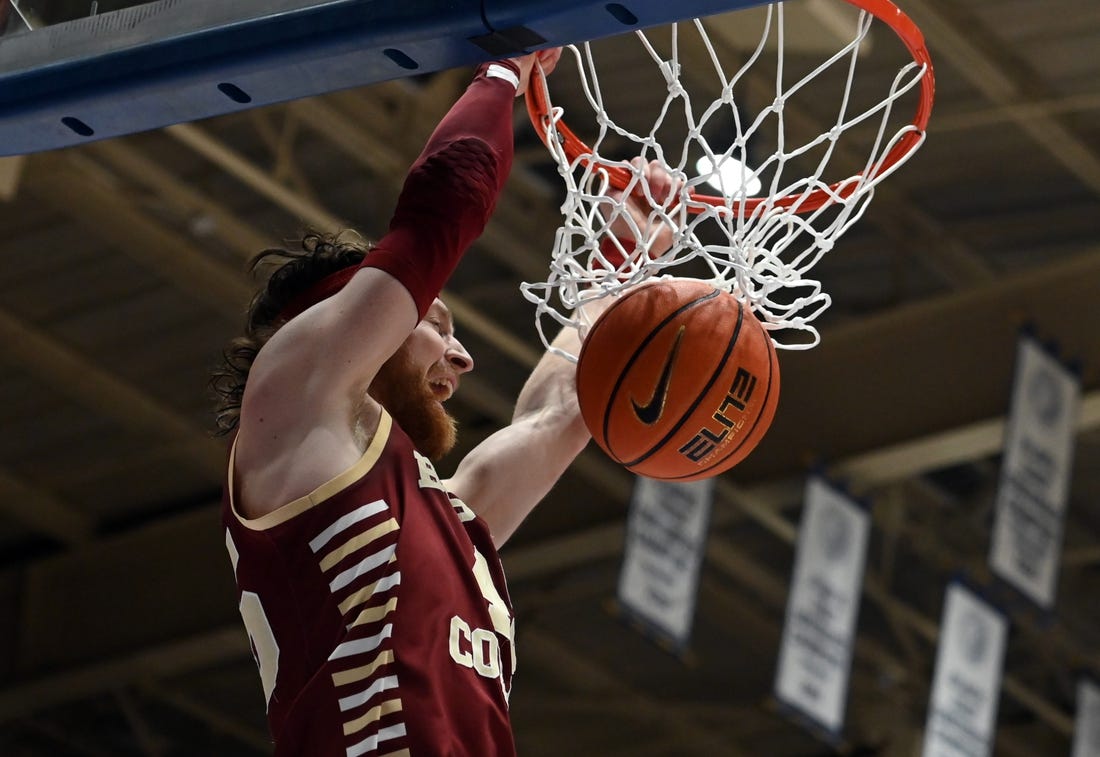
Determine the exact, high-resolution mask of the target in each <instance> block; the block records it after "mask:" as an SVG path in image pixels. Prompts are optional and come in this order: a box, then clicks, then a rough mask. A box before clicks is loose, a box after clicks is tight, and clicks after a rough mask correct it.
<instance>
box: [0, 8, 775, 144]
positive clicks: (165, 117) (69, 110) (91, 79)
mask: <svg viewBox="0 0 1100 757" xmlns="http://www.w3.org/2000/svg"><path fill="white" fill-rule="evenodd" d="M763 2H764V0H678V1H677V2H675V3H670V2H668V1H667V0H626V2H623V3H606V2H602V1H599V2H595V1H593V0H554V1H550V0H447V2H439V0H328V1H323V0H234V2H231V3H230V2H225V0H157V1H156V2H139V3H135V2H128V1H127V0H115V2H109V1H108V0H104V2H88V1H87V0H68V1H67V2H49V3H45V2H35V1H34V0H22V1H21V2H20V0H0V31H3V32H4V34H3V36H2V37H0V155H19V154H25V153H31V152H38V151H42V150H51V149H56V148H61V147H68V146H73V145H79V144H83V143H85V142H88V141H92V140H96V139H104V138H108V137H115V136H121V135H124V134H131V133H135V132H139V131H145V130H148V129H153V128H159V127H163V126H168V125H170V124H174V123H184V122H189V121H195V120H199V119H202V118H208V117H211V116H216V115H221V114H224V113H228V112H232V111H236V110H242V109H246V108H252V107H256V106H260V105H268V104H271V103H276V102H283V101H286V100H294V99H298V98H302V97H308V96H311V95H317V94H321V93H324V92H330V91H334V90H338V89H345V88H348V87H356V86H363V85H367V84H371V83H375V82H379V81H384V80H387V79H394V78H399V77H403V76H410V75H415V74H423V73H429V72H433V71H439V70H442V69H445V68H452V67H455V66H463V65H472V64H476V63H479V62H481V61H483V60H487V59H491V58H496V57H505V56H509V55H516V54H519V53H522V52H529V51H531V50H534V49H539V48H543V47H550V46H555V45H562V44H568V43H572V42H578V41H582V40H587V39H595V38H598V37H603V36H608V35H612V34H617V33H621V32H624V31H629V30H632V29H635V28H641V27H648V26H655V25H659V24H664V23H668V22H671V21H675V20H678V19H681V18H690V17H696V16H708V15H711V14H715V13H719V12H722V11H727V10H732V9H736V8H740V7H747V6H752V5H760V4H763ZM40 9H48V10H49V11H50V12H51V13H53V14H54V15H53V16H52V17H47V16H45V13H44V10H40Z"/></svg>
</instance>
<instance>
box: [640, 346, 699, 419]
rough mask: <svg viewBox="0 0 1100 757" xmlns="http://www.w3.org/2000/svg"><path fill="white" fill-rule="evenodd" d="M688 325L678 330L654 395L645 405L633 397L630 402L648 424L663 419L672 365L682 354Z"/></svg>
mask: <svg viewBox="0 0 1100 757" xmlns="http://www.w3.org/2000/svg"><path fill="white" fill-rule="evenodd" d="M685 329H687V326H685V325H681V326H680V329H679V330H678V331H677V332H676V341H675V342H673V343H672V349H671V350H669V352H668V358H667V359H666V360H665V367H664V368H662V369H661V376H660V378H658V379H657V386H655V387H654V388H653V396H652V397H650V398H649V402H647V403H646V404H645V405H639V404H638V403H637V402H636V401H635V400H634V398H633V397H631V398H630V404H631V406H632V407H633V408H634V415H635V416H637V418H638V420H640V421H641V422H642V423H644V424H645V425H647V426H652V425H653V424H654V423H656V422H657V421H659V420H661V415H662V414H663V413H664V411H665V398H666V397H668V382H669V379H671V378H672V366H673V364H674V363H675V362H676V356H677V355H679V354H680V342H682V341H684V331H685Z"/></svg>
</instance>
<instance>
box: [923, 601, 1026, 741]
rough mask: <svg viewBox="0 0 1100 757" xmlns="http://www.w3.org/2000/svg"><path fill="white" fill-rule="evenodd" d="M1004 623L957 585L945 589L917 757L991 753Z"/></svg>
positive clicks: (999, 682) (999, 616)
mask: <svg viewBox="0 0 1100 757" xmlns="http://www.w3.org/2000/svg"><path fill="white" fill-rule="evenodd" d="M1007 638H1008V620H1007V619H1006V618H1005V616H1004V615H1002V614H1001V613H1000V612H998V611H997V610H995V609H994V608H993V607H991V606H990V605H988V604H986V603H985V602H983V601H982V600H981V599H980V598H978V597H977V596H976V595H975V594H974V593H973V592H971V591H969V590H968V589H966V588H965V587H963V586H962V585H961V584H957V583H954V584H951V585H949V586H948V587H947V598H946V600H945V601H944V609H943V619H942V620H941V621H940V641H939V648H938V651H937V653H936V673H935V677H934V678H933V680H932V695H931V701H930V702H929V705H928V721H927V724H926V726H925V731H924V751H923V752H922V755H923V757H986V756H987V755H989V754H991V752H992V749H993V739H994V733H995V731H996V721H997V700H998V698H999V697H1000V690H1001V669H1002V666H1003V665H1004V653H1005V642H1006V641H1007Z"/></svg>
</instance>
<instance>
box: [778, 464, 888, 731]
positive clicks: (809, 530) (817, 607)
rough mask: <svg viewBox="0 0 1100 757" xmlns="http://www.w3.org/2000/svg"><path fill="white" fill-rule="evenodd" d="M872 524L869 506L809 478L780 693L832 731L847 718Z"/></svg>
mask: <svg viewBox="0 0 1100 757" xmlns="http://www.w3.org/2000/svg"><path fill="white" fill-rule="evenodd" d="M870 527H871V518H870V515H869V514H868V512H867V511H866V510H865V509H863V508H862V507H860V506H859V505H857V504H856V503H855V502H853V501H852V500H851V499H850V498H848V497H847V496H845V495H844V494H843V493H841V492H840V491H837V490H836V489H834V488H833V487H832V486H830V485H828V484H827V483H826V482H825V481H823V480H821V479H819V478H811V479H810V480H809V482H808V483H807V485H806V502H805V508H804V510H803V513H802V523H801V525H800V527H799V529H798V545H797V548H796V553H795V563H794V575H793V577H792V579H791V591H790V595H789V596H788V598H787V615H786V621H785V622H784V625H783V638H782V640H781V642H780V648H779V665H778V669H777V671H776V677H775V693H776V697H777V698H778V699H779V700H780V701H781V702H783V703H784V704H786V705H787V706H789V707H791V708H793V709H794V710H796V711H797V712H799V713H800V714H802V715H804V716H805V717H807V718H809V719H810V720H811V721H813V722H814V723H815V724H817V725H819V726H820V727H822V728H824V729H825V730H827V731H829V732H830V733H837V732H839V731H840V729H841V726H842V725H843V724H844V709H845V705H846V703H847V700H848V675H849V672H850V670H851V660H852V645H853V643H854V641H855V632H856V619H857V616H858V614H859V599H860V595H861V593H862V587H863V569H864V564H865V562H866V556H867V539H868V534H869V532H870Z"/></svg>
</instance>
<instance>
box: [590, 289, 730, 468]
mask: <svg viewBox="0 0 1100 757" xmlns="http://www.w3.org/2000/svg"><path fill="white" fill-rule="evenodd" d="M639 291H641V289H640V288H639V289H635V290H634V292H639ZM719 293H720V292H719V290H717V289H714V290H712V291H710V292H707V293H706V294H704V295H702V296H701V297H697V298H696V299H694V300H692V301H691V302H688V303H685V304H683V305H681V306H680V307H678V308H677V309H676V310H674V311H673V312H672V313H670V314H669V315H667V316H665V318H664V319H663V320H662V321H661V322H660V323H658V324H657V326H656V327H654V328H653V329H652V330H651V331H650V332H649V334H647V335H646V338H645V339H643V340H642V343H641V344H640V345H638V349H636V350H634V354H633V355H631V356H630V359H629V360H628V361H626V365H625V366H624V367H623V369H622V370H621V371H620V372H619V379H618V381H616V382H615V387H614V388H613V389H612V390H611V396H610V397H609V398H608V402H607V410H605V411H604V414H603V440H604V442H607V446H609V447H610V446H611V444H610V442H609V440H608V438H607V430H608V426H609V425H610V424H611V408H613V407H614V406H615V398H616V397H617V396H618V395H619V390H620V389H621V388H622V386H623V381H624V380H625V379H626V374H627V373H629V369H630V366H632V365H634V362H635V361H636V360H637V359H638V357H639V356H640V355H641V354H642V350H644V349H645V348H646V347H648V346H649V343H650V342H652V341H653V340H654V338H655V337H656V334H657V333H658V332H659V331H660V330H661V329H662V328H664V327H665V326H666V325H667V324H668V323H669V322H670V321H672V320H673V319H674V318H676V317H677V316H678V315H680V314H681V313H683V312H686V311H688V310H690V309H692V308H693V307H695V306H696V305H699V304H701V303H704V302H706V301H707V300H712V299H714V298H715V297H717V296H718V295H719ZM631 294H633V292H632V293H631ZM627 296H629V295H627ZM615 461H616V462H619V463H622V462H623V460H622V459H620V458H619V457H615ZM625 464H626V465H632V464H633V463H625Z"/></svg>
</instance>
